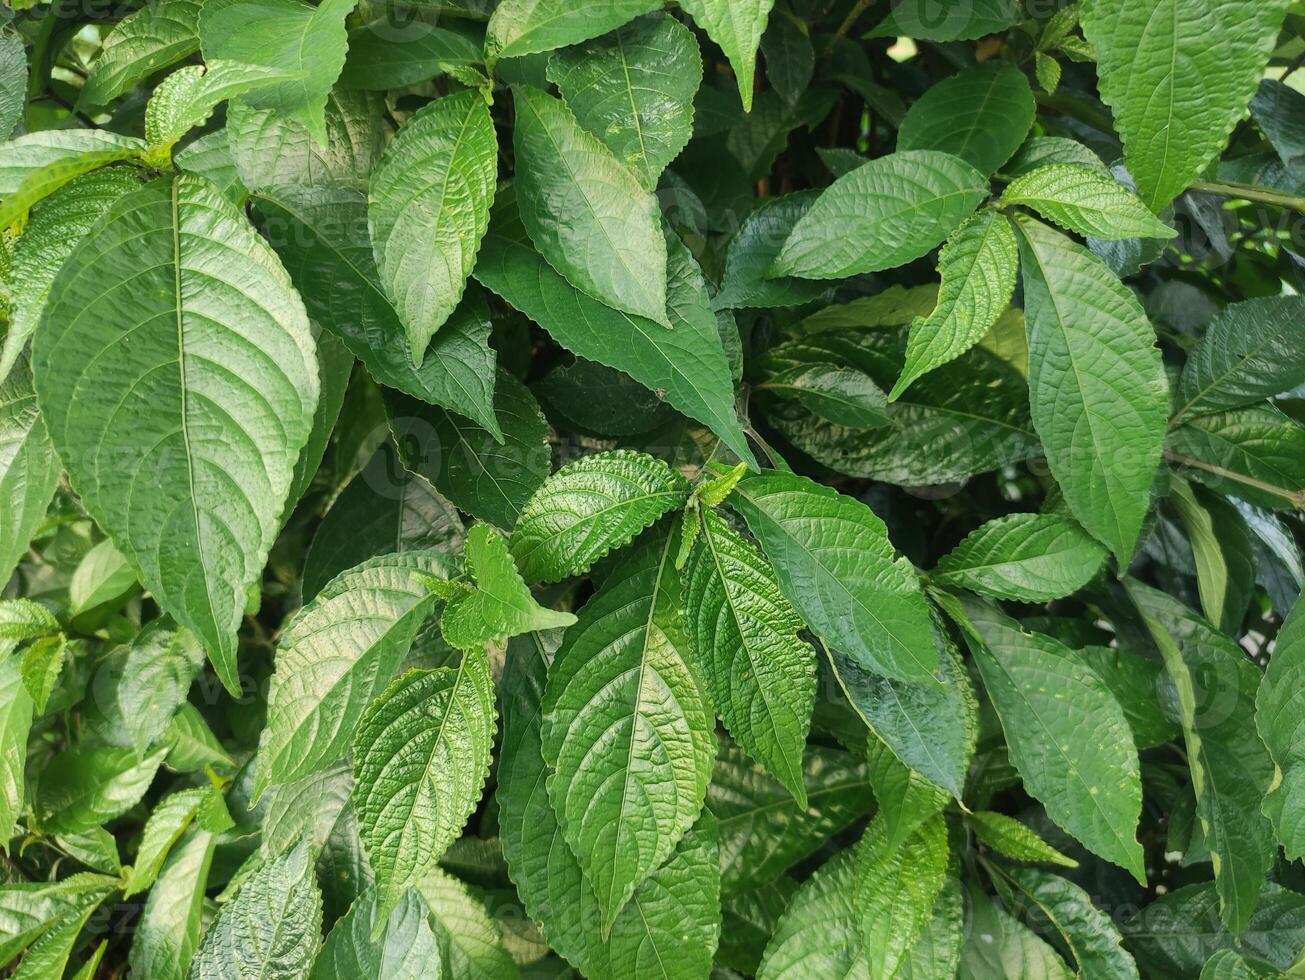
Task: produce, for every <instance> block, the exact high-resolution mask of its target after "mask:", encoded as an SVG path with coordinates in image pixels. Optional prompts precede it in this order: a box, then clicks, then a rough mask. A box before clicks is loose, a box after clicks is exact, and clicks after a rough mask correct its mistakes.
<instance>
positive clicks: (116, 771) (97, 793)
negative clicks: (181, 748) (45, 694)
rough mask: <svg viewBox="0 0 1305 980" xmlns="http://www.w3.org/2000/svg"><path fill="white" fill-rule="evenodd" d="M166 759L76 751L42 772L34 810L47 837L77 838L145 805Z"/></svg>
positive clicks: (157, 755) (94, 749) (164, 752)
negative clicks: (143, 802)
mask: <svg viewBox="0 0 1305 980" xmlns="http://www.w3.org/2000/svg"><path fill="white" fill-rule="evenodd" d="M165 755H167V750H166V749H159V750H158V751H156V752H154V753H153V754H151V755H148V756H146V757H144V758H138V757H137V755H136V753H135V752H134V751H133V750H131V749H117V748H107V747H100V746H94V747H86V746H77V747H75V748H71V749H67V750H66V751H64V752H61V753H59V755H57V756H55V758H54V759H53V760H52V761H51V762H50V763H49V765H47V766H46V767H45V768H44V770H42V772H41V782H40V786H39V787H38V789H37V794H36V802H35V805H34V808H33V809H34V810H35V812H36V816H37V820H38V824H39V826H40V827H41V829H42V830H43V831H46V832H48V833H67V834H74V833H79V832H81V831H84V830H91V829H92V828H94V827H98V826H99V825H100V824H102V823H104V822H105V821H108V820H112V819H113V818H114V817H117V816H121V815H122V814H124V813H126V812H127V811H128V810H130V809H131V808H132V807H133V806H135V805H136V804H137V803H139V802H140V800H141V798H142V797H143V796H144V795H145V791H146V790H147V789H149V786H150V783H151V782H153V780H154V774H155V772H157V771H158V768H159V764H160V763H161V762H162V761H163V757H164V756H165Z"/></svg>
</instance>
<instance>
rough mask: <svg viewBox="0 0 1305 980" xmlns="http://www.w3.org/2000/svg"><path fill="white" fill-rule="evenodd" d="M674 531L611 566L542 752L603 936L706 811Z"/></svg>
mask: <svg viewBox="0 0 1305 980" xmlns="http://www.w3.org/2000/svg"><path fill="white" fill-rule="evenodd" d="M674 538H675V536H674V535H666V534H658V535H652V536H649V537H648V538H647V539H646V540H645V541H644V542H643V543H642V544H641V545H640V546H639V547H637V548H635V549H634V550H633V551H631V552H629V553H628V554H627V556H626V557H625V558H624V559H623V560H622V562H621V564H620V565H619V566H618V567H617V568H616V569H614V570H612V572H611V573H610V574H609V575H608V576H607V578H606V580H605V581H604V583H603V587H602V588H601V589H600V590H599V591H598V592H597V593H596V594H595V595H594V597H593V598H591V599H590V600H589V602H587V603H586V604H585V606H584V607H583V608H582V609H581V611H580V621H579V623H577V624H576V625H575V626H574V627H572V628H571V629H570V630H568V631H567V634H566V638H565V642H564V643H563V645H562V647H561V649H560V650H559V651H558V653H557V657H556V659H555V660H554V662H553V665H552V667H551V668H550V669H549V673H548V687H547V690H546V692H545V697H544V706H543V716H544V723H543V755H544V758H545V759H546V760H547V761H548V762H549V763H550V764H552V765H553V766H554V767H555V769H556V771H555V772H554V773H553V774H552V775H551V776H550V777H549V779H548V795H549V798H550V799H551V800H552V802H553V806H554V808H555V809H556V811H557V814H558V820H559V823H560V824H561V828H562V834H563V837H564V838H565V840H566V842H567V844H568V845H569V846H570V847H571V849H572V851H573V852H575V854H576V856H577V857H578V858H579V860H580V865H581V868H582V869H583V870H584V874H585V877H586V878H587V879H588V881H589V883H590V884H591V885H592V886H593V889H594V893H595V897H596V900H597V902H598V907H599V919H600V924H601V927H602V931H603V933H604V934H605V935H606V934H609V933H610V931H611V929H612V928H613V925H614V923H615V922H616V920H617V916H618V913H619V912H620V911H621V909H622V908H623V907H625V905H626V903H627V902H628V901H629V899H630V897H631V896H632V895H633V894H634V893H635V890H636V889H637V888H638V887H639V886H640V885H641V884H642V883H643V882H644V880H645V879H646V878H647V877H648V876H649V875H650V874H651V873H652V872H653V871H654V870H655V869H656V868H657V867H658V866H659V865H661V864H662V863H663V862H664V861H665V860H666V859H667V858H668V857H669V856H670V855H671V852H672V851H673V850H674V849H675V846H676V844H678V843H679V841H680V839H681V837H683V835H684V833H685V831H686V830H688V829H689V827H690V826H692V825H693V823H694V821H695V820H696V819H697V817H698V812H699V810H700V809H701V808H702V802H703V797H704V794H705V792H706V788H707V781H708V777H709V776H710V774H711V766H712V758H713V756H714V755H715V749H716V745H715V737H714V733H713V730H712V729H713V725H712V710H711V702H710V697H709V695H708V693H707V691H706V682H705V680H703V678H702V676H701V671H700V669H699V667H698V665H697V663H696V661H695V657H694V653H693V651H692V648H691V646H690V644H689V641H688V638H687V636H686V635H685V627H684V623H683V617H682V614H681V612H680V602H681V600H680V583H679V580H678V577H677V575H676V572H675V569H674V567H673V563H672V558H673V556H674V547H673V545H674Z"/></svg>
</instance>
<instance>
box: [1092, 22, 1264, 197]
mask: <svg viewBox="0 0 1305 980" xmlns="http://www.w3.org/2000/svg"><path fill="white" fill-rule="evenodd" d="M1286 9H1287V2H1286V0H1264V2H1260V0H1231V2H1229V0H1193V2H1189V0H1155V2H1153V3H1148V4H1144V5H1139V4H1130V3H1127V2H1124V0H1089V2H1088V3H1086V4H1084V6H1083V13H1082V22H1083V33H1084V34H1085V35H1086V37H1087V39H1088V42H1089V43H1090V44H1091V45H1092V47H1093V48H1094V49H1095V50H1096V57H1097V75H1098V77H1099V79H1100V88H1101V98H1102V100H1103V101H1104V102H1105V103H1106V104H1107V105H1109V106H1110V107H1111V109H1113V110H1114V116H1115V129H1116V130H1117V131H1118V133H1119V135H1120V137H1121V138H1122V139H1123V141H1124V163H1125V164H1126V165H1127V166H1128V170H1129V173H1131V174H1132V175H1133V178H1134V179H1135V180H1136V181H1137V187H1138V192H1139V193H1140V194H1141V196H1142V200H1144V201H1145V202H1146V203H1147V206H1148V207H1150V208H1151V210H1152V211H1159V210H1160V209H1161V208H1163V207H1164V206H1165V205H1166V204H1168V203H1169V202H1170V201H1172V200H1173V199H1174V198H1175V197H1177V196H1178V195H1179V194H1180V193H1182V191H1184V190H1185V189H1186V188H1187V186H1188V185H1189V184H1190V183H1191V182H1192V181H1193V180H1195V179H1196V177H1197V176H1198V175H1199V174H1200V172H1201V171H1202V170H1204V169H1205V166H1206V164H1208V163H1209V162H1210V161H1211V160H1213V159H1214V158H1215V157H1216V156H1217V155H1218V154H1219V152H1220V151H1221V150H1222V149H1223V147H1224V144H1225V143H1226V142H1227V140H1228V134H1229V133H1231V132H1232V128H1233V126H1234V125H1236V123H1237V121H1238V120H1239V119H1241V118H1242V115H1243V114H1244V113H1245V112H1246V104H1247V103H1248V102H1249V101H1250V99H1251V96H1252V95H1254V94H1255V88H1256V86H1257V85H1258V84H1259V81H1260V78H1261V77H1262V76H1263V74H1264V67H1265V64H1266V62H1267V61H1268V57H1269V54H1270V52H1271V51H1272V50H1273V46H1274V42H1275V41H1276V40H1277V37H1278V29H1279V28H1280V27H1281V26H1282V18H1283V14H1284V13H1285V11H1286Z"/></svg>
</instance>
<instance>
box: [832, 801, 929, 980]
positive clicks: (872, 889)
mask: <svg viewBox="0 0 1305 980" xmlns="http://www.w3.org/2000/svg"><path fill="white" fill-rule="evenodd" d="M948 856H949V854H948V844H947V824H946V822H945V821H944V820H943V818H942V815H941V814H939V815H935V816H933V817H930V818H929V819H928V820H926V821H924V822H923V823H922V824H921V825H920V827H919V828H918V829H917V830H915V832H914V833H912V834H911V835H910V836H909V837H907V838H906V840H904V841H901V842H900V843H898V842H895V841H892V840H891V839H890V838H889V837H888V836H887V835H886V834H885V832H884V829H883V823H882V822H881V821H879V820H875V821H873V822H872V823H871V824H870V826H869V827H868V828H866V832H865V836H864V837H862V838H861V843H860V844H859V845H858V846H857V854H856V866H855V868H856V870H855V875H854V878H853V883H852V888H853V906H854V908H855V910H856V914H857V918H858V922H859V924H860V927H861V938H862V942H863V943H864V950H865V956H866V961H867V965H868V967H869V971H870V976H872V977H891V976H895V975H896V974H897V971H898V968H899V967H900V966H901V964H902V962H903V960H905V958H906V956H907V954H908V953H909V951H910V948H911V946H912V945H913V944H914V943H915V941H916V939H918V938H919V936H920V934H921V933H922V932H923V931H924V929H925V927H926V926H927V925H928V924H929V920H930V919H932V918H933V907H934V903H935V902H936V901H937V899H938V895H939V893H940V892H941V891H942V887H943V881H944V878H945V876H946V874H947V860H948Z"/></svg>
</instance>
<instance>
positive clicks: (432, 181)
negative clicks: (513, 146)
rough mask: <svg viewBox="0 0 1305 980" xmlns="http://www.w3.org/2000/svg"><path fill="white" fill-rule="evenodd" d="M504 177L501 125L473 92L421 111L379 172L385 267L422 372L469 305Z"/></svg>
mask: <svg viewBox="0 0 1305 980" xmlns="http://www.w3.org/2000/svg"><path fill="white" fill-rule="evenodd" d="M497 178H498V142H497V140H496V139H495V137H494V124H493V122H492V121H491V120H490V118H489V108H488V106H486V105H485V100H484V99H483V98H481V96H480V93H479V92H474V91H467V92H460V93H457V94H455V95H449V96H446V97H445V98H442V99H436V100H435V101H434V102H431V103H429V104H428V105H426V106H425V107H423V108H422V109H421V110H420V111H418V112H417V113H415V114H414V115H413V116H412V118H410V119H409V120H408V121H407V123H406V124H404V126H403V127H402V128H401V129H400V130H399V134H398V136H396V137H395V139H394V141H393V142H392V143H390V145H389V146H387V147H386V149H385V155H384V156H383V157H381V162H380V165H379V166H378V167H377V168H376V170H375V172H374V173H373V174H372V178H371V186H370V189H369V191H368V202H367V204H368V206H367V224H368V227H369V229H370V231H371V241H372V251H373V253H374V255H375V257H376V268H377V271H378V274H379V276H380V280H381V282H382V283H383V284H384V285H385V290H386V292H387V293H388V294H389V296H390V298H391V299H392V300H393V301H394V304H395V307H396V308H397V310H398V312H399V318H400V319H401V320H402V321H403V324H404V326H405V327H406V328H407V336H408V345H409V349H410V351H411V355H412V361H413V363H414V364H416V365H417V366H418V367H420V366H421V362H422V359H423V358H424V357H425V354H426V347H427V346H428V345H429V344H430V339H431V337H433V336H434V335H435V331H437V330H438V329H439V328H440V327H441V326H442V325H443V324H444V322H445V321H446V320H448V318H449V316H450V315H452V313H453V309H454V307H456V306H457V305H458V301H459V300H460V299H461V298H462V290H463V289H464V288H465V286H466V281H467V275H468V274H469V273H470V271H471V267H472V266H473V265H475V262H476V251H477V250H478V249H479V247H480V240H481V238H482V237H484V234H485V229H486V228H487V227H488V226H489V207H490V204H491V203H492V202H493V200H494V184H495V181H496V180H497Z"/></svg>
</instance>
